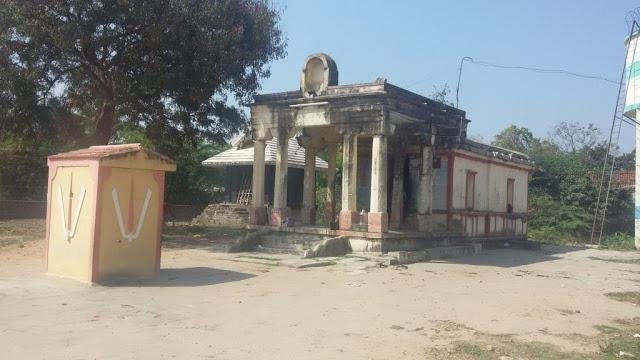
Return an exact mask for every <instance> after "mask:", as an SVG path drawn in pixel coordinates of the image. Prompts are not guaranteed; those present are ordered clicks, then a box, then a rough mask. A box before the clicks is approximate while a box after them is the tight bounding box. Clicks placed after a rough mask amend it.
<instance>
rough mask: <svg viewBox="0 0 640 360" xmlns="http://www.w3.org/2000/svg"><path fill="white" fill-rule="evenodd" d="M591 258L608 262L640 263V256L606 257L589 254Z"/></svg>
mask: <svg viewBox="0 0 640 360" xmlns="http://www.w3.org/2000/svg"><path fill="white" fill-rule="evenodd" d="M589 259H591V260H600V261H607V262H613V263H620V264H633V265H640V258H635V259H605V258H601V257H596V256H589Z"/></svg>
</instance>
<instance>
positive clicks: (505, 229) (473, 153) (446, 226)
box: [249, 54, 532, 251]
mask: <svg viewBox="0 0 640 360" xmlns="http://www.w3.org/2000/svg"><path fill="white" fill-rule="evenodd" d="M469 122H470V120H469V119H467V117H466V113H465V112H464V111H462V110H460V109H457V108H455V107H452V106H448V105H445V104H443V103H440V102H437V101H434V100H432V99H429V98H426V97H424V96H421V95H418V94H416V93H413V92H411V91H408V90H405V89H402V88H400V87H398V86H395V85H392V84H390V83H388V82H387V81H386V80H385V79H382V78H379V79H377V80H375V81H374V82H371V83H363V84H348V85H339V84H338V69H337V66H336V63H335V62H334V61H333V60H332V59H331V58H330V57H329V56H328V55H326V54H314V55H311V56H309V57H308V58H307V59H306V60H305V62H304V65H303V67H302V72H301V76H300V87H299V89H296V90H293V91H288V92H282V93H273V94H262V95H258V96H256V97H255V100H254V103H253V104H252V105H251V129H252V130H251V131H252V133H251V135H252V138H253V145H254V146H253V151H254V156H253V160H254V161H253V171H252V177H253V180H252V200H251V206H250V208H249V215H250V217H249V221H250V224H251V225H252V226H253V227H255V228H261V227H269V228H270V229H273V230H282V231H287V232H292V231H295V232H300V233H305V232H306V233H309V234H324V235H328V236H330V235H335V236H340V235H343V236H347V237H349V238H350V239H351V240H352V247H353V248H354V250H356V251H357V250H363V251H388V250H393V249H412V248H420V247H423V246H425V242H428V241H431V240H434V241H436V240H438V238H439V237H440V238H441V237H447V238H458V239H461V240H464V241H467V240H470V239H471V240H482V241H487V240H505V239H526V236H527V189H528V185H527V184H528V175H529V172H530V171H531V169H532V163H531V161H530V160H529V158H528V157H527V156H526V155H524V154H521V153H518V152H515V151H512V150H508V149H503V148H498V147H495V146H489V145H485V144H481V143H479V142H475V141H472V140H470V139H468V138H467V127H468V125H469ZM291 138H295V139H296V140H297V142H298V143H299V144H300V145H301V146H303V147H304V148H305V150H306V151H305V162H304V172H303V187H302V189H301V190H302V207H301V209H300V211H298V212H296V215H295V217H297V218H296V219H295V222H294V224H295V226H294V227H293V228H291V227H289V226H286V225H287V224H288V219H289V218H290V217H292V216H294V215H293V213H292V211H291V209H290V207H289V206H288V204H289V202H288V196H289V195H290V194H291V189H289V188H288V181H287V178H288V175H289V174H288V173H289V167H288V166H287V163H288V160H287V159H288V158H289V156H290V155H291V154H289V147H288V143H289V139H291ZM273 139H276V154H275V168H274V170H273V171H274V181H273V183H269V184H267V183H266V181H265V169H266V162H265V147H266V146H267V144H268V143H269V142H270V141H273ZM320 151H323V152H324V151H326V154H327V159H326V160H327V163H328V168H327V170H326V176H327V191H326V198H325V199H324V203H325V206H324V211H325V219H328V221H327V224H326V225H324V226H319V225H316V224H315V219H316V214H315V212H316V198H315V197H316V193H317V192H316V184H315V181H316V176H315V168H316V162H317V160H316V154H318V153H319V152H320ZM338 152H341V154H342V167H341V187H340V189H341V190H340V192H339V193H337V191H336V189H338V187H337V186H336V185H337V184H336V172H337V170H338V169H337V167H336V157H337V154H338ZM267 185H268V186H267ZM271 186H273V188H271ZM271 194H273V195H272V199H269V200H270V201H268V202H267V197H268V196H271ZM271 200H272V201H271ZM338 200H339V202H338ZM268 203H269V204H268ZM337 204H339V207H338V206H337ZM267 205H270V206H267Z"/></svg>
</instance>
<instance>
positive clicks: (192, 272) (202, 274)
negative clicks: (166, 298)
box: [100, 267, 255, 287]
mask: <svg viewBox="0 0 640 360" xmlns="http://www.w3.org/2000/svg"><path fill="white" fill-rule="evenodd" d="M252 277H255V275H252V274H247V273H242V272H237V271H229V270H221V269H214V268H210V267H189V268H171V269H161V270H160V274H158V277H156V278H154V279H131V278H126V277H125V276H114V277H110V278H109V279H106V280H104V281H101V282H100V285H103V286H108V287H197V286H209V285H216V284H222V283H226V282H232V281H241V280H246V279H250V278H252Z"/></svg>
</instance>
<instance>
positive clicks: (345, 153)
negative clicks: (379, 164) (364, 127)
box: [342, 134, 358, 211]
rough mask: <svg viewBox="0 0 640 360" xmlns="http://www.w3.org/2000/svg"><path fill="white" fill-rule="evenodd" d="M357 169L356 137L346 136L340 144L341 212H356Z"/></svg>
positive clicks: (353, 135)
mask: <svg viewBox="0 0 640 360" xmlns="http://www.w3.org/2000/svg"><path fill="white" fill-rule="evenodd" d="M357 169H358V136H357V135H355V134H348V135H345V136H344V139H343V143H342V211H357V210H358V209H357V208H356V192H357V182H356V172H357Z"/></svg>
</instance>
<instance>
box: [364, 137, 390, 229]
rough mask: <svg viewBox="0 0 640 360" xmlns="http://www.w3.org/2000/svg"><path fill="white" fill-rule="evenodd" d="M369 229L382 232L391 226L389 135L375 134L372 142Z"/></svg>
mask: <svg viewBox="0 0 640 360" xmlns="http://www.w3.org/2000/svg"><path fill="white" fill-rule="evenodd" d="M369 210H370V211H369V215H368V216H367V223H368V226H367V231H369V232H375V233H382V232H387V230H388V228H389V215H388V214H387V137H386V136H385V135H378V134H376V135H373V141H372V142H371V202H370V205H369Z"/></svg>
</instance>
